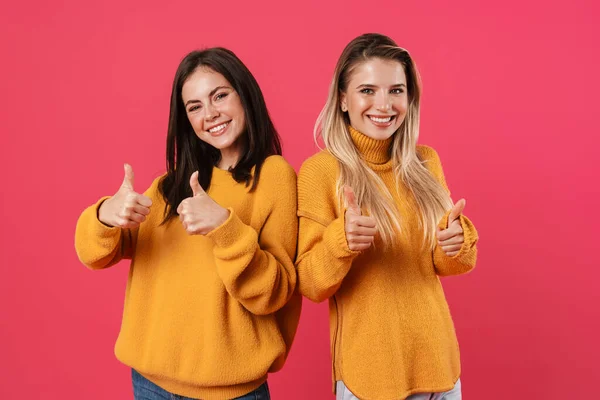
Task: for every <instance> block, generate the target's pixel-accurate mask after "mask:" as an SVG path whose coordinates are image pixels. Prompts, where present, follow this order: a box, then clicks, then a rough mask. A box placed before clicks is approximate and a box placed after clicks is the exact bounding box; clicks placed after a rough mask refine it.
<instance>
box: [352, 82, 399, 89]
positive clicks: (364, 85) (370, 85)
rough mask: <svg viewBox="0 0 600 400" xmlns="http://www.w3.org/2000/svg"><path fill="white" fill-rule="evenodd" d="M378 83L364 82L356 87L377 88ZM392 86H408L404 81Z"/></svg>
mask: <svg viewBox="0 0 600 400" xmlns="http://www.w3.org/2000/svg"><path fill="white" fill-rule="evenodd" d="M376 87H377V85H373V84H371V83H364V84H362V85H358V86H357V87H356V88H357V89H360V88H366V89H371V88H376ZM391 87H393V88H399V87H406V84H404V83H397V84H395V85H392V86H391Z"/></svg>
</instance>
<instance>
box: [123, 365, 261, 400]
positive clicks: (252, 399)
mask: <svg viewBox="0 0 600 400" xmlns="http://www.w3.org/2000/svg"><path fill="white" fill-rule="evenodd" d="M131 380H132V382H133V397H134V399H135V400H197V399H192V398H190V397H185V396H180V395H178V394H173V393H170V392H167V391H166V390H165V389H163V388H161V387H160V386H157V385H155V384H154V383H152V382H150V381H149V380H148V379H146V378H144V377H143V376H142V375H141V374H140V373H139V372H137V371H136V370H134V369H132V370H131ZM235 400H271V396H270V394H269V386H268V385H267V382H265V383H263V384H262V385H260V386H259V387H258V389H256V390H254V391H252V392H250V393H247V394H245V395H243V396H240V397H236V398H235Z"/></svg>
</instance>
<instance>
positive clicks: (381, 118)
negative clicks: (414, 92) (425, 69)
mask: <svg viewBox="0 0 600 400" xmlns="http://www.w3.org/2000/svg"><path fill="white" fill-rule="evenodd" d="M340 95H341V96H340V99H341V104H340V106H341V108H342V111H344V112H347V113H348V117H349V119H350V125H351V126H352V127H353V128H354V129H356V130H358V131H360V132H362V133H363V134H364V135H366V136H368V137H370V138H372V139H377V140H384V139H387V138H389V137H391V136H392V135H393V134H394V132H396V131H397V130H398V128H399V127H400V125H401V124H402V122H403V121H404V118H405V117H406V111H407V108H408V91H407V85H406V74H405V72H404V67H403V66H402V64H401V63H399V62H398V61H392V60H384V59H381V58H372V59H370V60H367V61H364V62H361V63H360V64H358V65H357V66H356V67H355V68H354V71H352V75H351V76H350V80H349V82H348V85H347V87H346V90H345V91H344V92H342V93H341V94H340Z"/></svg>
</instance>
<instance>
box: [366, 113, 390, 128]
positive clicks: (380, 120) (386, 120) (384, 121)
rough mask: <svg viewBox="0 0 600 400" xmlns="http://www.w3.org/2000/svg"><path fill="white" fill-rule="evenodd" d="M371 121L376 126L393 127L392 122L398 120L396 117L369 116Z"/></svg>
mask: <svg viewBox="0 0 600 400" xmlns="http://www.w3.org/2000/svg"><path fill="white" fill-rule="evenodd" d="M368 117H369V120H370V121H371V122H372V123H373V125H375V126H379V127H388V126H390V125H392V121H393V120H394V118H396V116H395V115H368Z"/></svg>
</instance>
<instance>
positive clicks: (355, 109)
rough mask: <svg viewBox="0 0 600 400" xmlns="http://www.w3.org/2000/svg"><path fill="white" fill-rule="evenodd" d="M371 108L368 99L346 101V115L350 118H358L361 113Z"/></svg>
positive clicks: (359, 98) (360, 98)
mask: <svg viewBox="0 0 600 400" xmlns="http://www.w3.org/2000/svg"><path fill="white" fill-rule="evenodd" d="M370 108H371V103H370V102H369V100H368V98H364V97H358V96H357V97H353V98H352V99H351V100H349V101H348V113H349V114H350V116H355V117H360V115H361V114H362V113H364V112H365V111H367V110H369V109H370Z"/></svg>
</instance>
